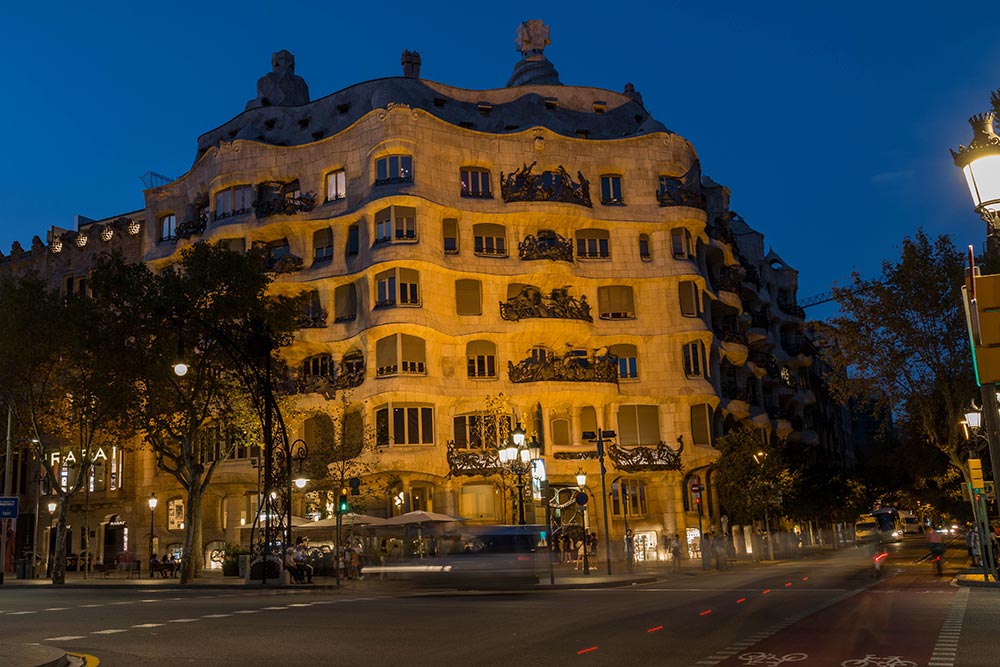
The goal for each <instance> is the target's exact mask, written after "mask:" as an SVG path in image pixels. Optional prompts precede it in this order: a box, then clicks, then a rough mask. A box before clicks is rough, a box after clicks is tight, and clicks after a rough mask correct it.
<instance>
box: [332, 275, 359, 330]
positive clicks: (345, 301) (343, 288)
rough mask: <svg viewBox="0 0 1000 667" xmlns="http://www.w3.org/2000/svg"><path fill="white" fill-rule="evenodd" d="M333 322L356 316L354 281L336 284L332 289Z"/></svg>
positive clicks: (356, 292) (344, 320)
mask: <svg viewBox="0 0 1000 667" xmlns="http://www.w3.org/2000/svg"><path fill="white" fill-rule="evenodd" d="M333 309H334V321H335V322H350V321H351V320H353V319H354V318H356V317H357V316H358V290H357V288H356V287H355V286H354V283H347V284H346V285H338V286H337V287H336V289H334V291H333Z"/></svg>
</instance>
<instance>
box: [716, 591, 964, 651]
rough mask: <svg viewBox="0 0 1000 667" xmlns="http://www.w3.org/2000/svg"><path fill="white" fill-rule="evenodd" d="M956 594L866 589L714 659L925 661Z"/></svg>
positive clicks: (952, 592)
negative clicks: (878, 591)
mask: <svg viewBox="0 0 1000 667" xmlns="http://www.w3.org/2000/svg"><path fill="white" fill-rule="evenodd" d="M954 597H955V593H954V591H953V590H949V591H948V593H947V594H945V595H934V596H929V595H923V594H921V593H919V592H907V591H904V590H897V591H894V594H893V595H880V594H878V593H873V592H872V590H870V589H869V590H865V591H862V592H860V593H859V594H857V595H853V596H850V597H848V598H847V599H844V600H841V601H839V602H836V603H834V604H832V605H830V606H828V607H826V608H825V609H822V610H821V611H819V612H816V613H813V614H810V615H808V616H803V617H802V618H801V619H798V620H796V621H794V622H791V623H788V624H787V625H786V626H785V627H784V628H782V629H780V630H779V631H778V632H776V633H774V634H772V635H770V636H769V637H767V638H766V639H763V640H761V641H758V642H754V643H753V644H750V645H748V646H745V648H744V647H741V649H742V650H741V651H740V652H739V653H738V654H735V655H730V656H728V657H727V659H726V660H724V661H721V662H719V663H717V664H720V665H725V666H733V667H735V666H736V665H779V664H784V662H791V661H792V660H782V658H784V657H788V656H792V655H794V656H795V659H794V662H796V663H797V664H800V665H803V666H804V665H840V664H851V665H859V666H860V665H870V666H871V667H876V666H882V665H898V666H900V667H903V666H905V665H912V664H913V663H914V661H915V662H916V663H917V664H921V665H923V664H927V661H928V659H929V658H930V657H931V654H932V652H933V651H934V649H935V643H936V640H937V638H938V633H939V631H940V630H941V628H942V626H943V624H944V623H945V617H946V615H947V614H948V612H949V610H950V609H951V607H952V600H953V599H954ZM900 628H906V632H905V633H904V632H900V631H899V629H900ZM751 654H752V657H751ZM803 654H804V655H805V656H806V657H805V658H802V657H799V656H800V655H803ZM741 658H742V659H741Z"/></svg>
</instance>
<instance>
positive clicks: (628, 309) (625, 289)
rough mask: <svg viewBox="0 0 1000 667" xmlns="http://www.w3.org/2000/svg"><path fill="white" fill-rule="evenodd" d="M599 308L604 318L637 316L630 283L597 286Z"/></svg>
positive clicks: (616, 318)
mask: <svg viewBox="0 0 1000 667" xmlns="http://www.w3.org/2000/svg"><path fill="white" fill-rule="evenodd" d="M597 308H598V312H599V313H600V317H601V319H602V320H627V319H634V318H635V300H634V299H633V297H632V288H631V287H630V286H628V285H605V286H604V287H598V288H597Z"/></svg>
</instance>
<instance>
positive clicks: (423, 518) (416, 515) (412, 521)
mask: <svg viewBox="0 0 1000 667" xmlns="http://www.w3.org/2000/svg"><path fill="white" fill-rule="evenodd" d="M452 521H465V519H462V518H461V517H457V516H451V515H449V514H441V513H440V512H427V511H425V510H415V511H413V512H407V513H406V514H400V515H399V516H394V517H390V518H388V519H385V520H384V521H383V522H382V525H383V526H413V525H416V527H417V541H418V543H419V544H423V542H424V524H425V523H450V522H452ZM420 557H421V558H423V557H424V554H423V549H422V548H421V549H420Z"/></svg>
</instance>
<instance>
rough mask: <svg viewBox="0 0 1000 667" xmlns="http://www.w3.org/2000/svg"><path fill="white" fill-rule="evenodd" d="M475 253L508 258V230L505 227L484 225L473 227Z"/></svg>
mask: <svg viewBox="0 0 1000 667" xmlns="http://www.w3.org/2000/svg"><path fill="white" fill-rule="evenodd" d="M472 235H473V239H474V241H475V247H474V252H475V253H476V254H477V255H486V256H488V257H506V256H507V229H506V228H505V227H504V226H503V225H495V224H491V223H483V224H478V225H473V226H472Z"/></svg>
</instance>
